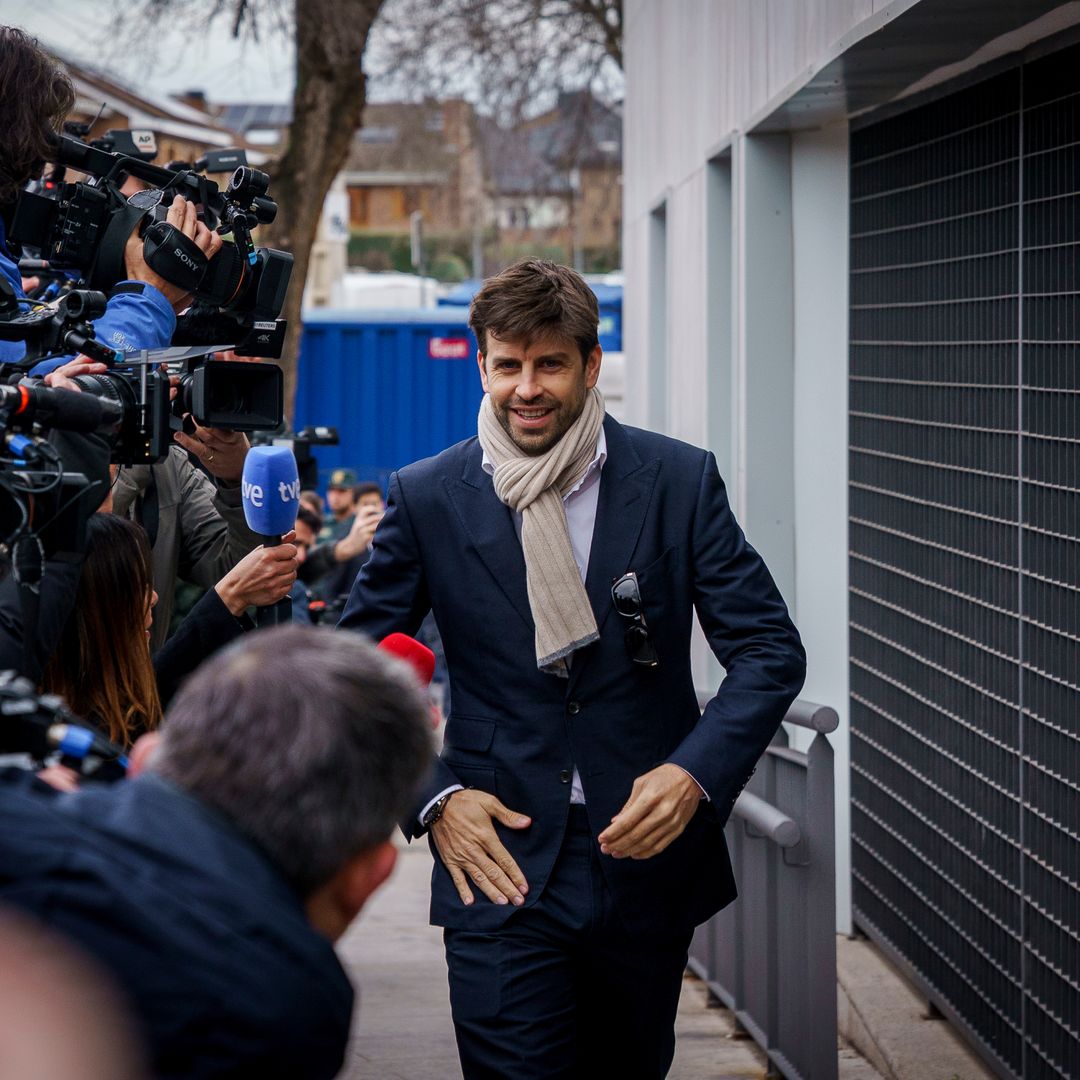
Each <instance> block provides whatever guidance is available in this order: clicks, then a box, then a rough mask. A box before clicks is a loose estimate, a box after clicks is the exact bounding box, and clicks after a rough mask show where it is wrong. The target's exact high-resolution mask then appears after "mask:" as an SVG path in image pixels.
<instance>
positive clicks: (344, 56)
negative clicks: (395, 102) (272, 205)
mask: <svg viewBox="0 0 1080 1080" xmlns="http://www.w3.org/2000/svg"><path fill="white" fill-rule="evenodd" d="M382 3H383V0H292V2H286V0H141V2H140V3H136V4H134V5H133V4H128V5H126V8H125V11H124V20H125V23H126V25H127V26H129V27H131V26H135V27H139V26H142V27H144V28H145V27H146V26H147V25H152V23H153V21H154V20H157V19H161V18H167V17H175V18H183V19H192V18H198V19H200V20H201V21H202V22H203V23H206V22H209V21H211V20H212V19H215V18H218V17H220V16H227V17H228V19H229V21H230V24H231V30H232V33H233V35H234V36H236V37H243V36H244V35H246V34H248V35H251V36H254V37H257V36H258V35H259V33H260V31H261V28H262V27H264V26H265V25H267V24H268V23H276V24H277V25H278V26H287V27H289V28H290V29H291V31H292V35H293V41H294V43H295V61H296V83H295V87H294V89H293V113H292V123H291V125H290V127H289V132H288V137H287V141H286V144H285V148H284V152H283V153H282V155H281V156H280V158H279V159H278V160H277V161H276V162H274V163H272V164H271V166H270V171H271V176H272V182H271V186H270V193H271V195H272V196H273V197H274V199H275V200H276V201H277V204H278V214H277V219H276V220H275V221H274V223H273V224H272V225H264V226H262V227H261V228H260V229H259V234H258V242H259V243H260V244H262V245H265V246H267V247H276V248H281V249H282V250H284V251H291V252H292V254H293V258H294V260H295V261H294V263H293V273H292V284H291V286H290V288H289V292H288V295H287V297H286V300H285V308H284V310H283V311H282V316H283V317H284V318H286V319H288V321H289V332H288V336H287V338H286V342H285V350H284V352H283V354H282V358H281V361H280V363H281V366H282V368H283V369H284V372H285V402H286V409H287V412H288V414H289V415H290V417H291V415H292V406H293V401H294V398H295V394H296V363H297V357H298V352H299V343H300V309H301V302H302V299H303V291H304V282H305V280H306V279H307V270H308V262H309V258H310V255H311V247H312V244H313V243H314V241H315V233H316V230H317V228H318V224H319V217H320V215H321V213H322V207H323V200H324V199H325V197H326V193H327V191H329V189H330V185H331V183H332V182H333V180H334V177H335V176H336V175H337V174H338V172H339V171H340V169H341V167H342V165H343V164H344V163H345V158H346V155H347V154H348V150H349V144H350V142H351V140H352V137H353V134H354V133H355V131H356V129H357V128H359V126H360V116H361V113H362V112H363V109H364V101H365V93H366V80H365V77H364V72H363V67H362V61H363V57H364V50H365V48H366V46H367V41H368V34H369V32H370V30H371V26H372V23H373V22H374V21H375V17H376V16H377V15H378V13H379V9H380V7H381V6H382Z"/></svg>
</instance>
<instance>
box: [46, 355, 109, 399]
mask: <svg viewBox="0 0 1080 1080" xmlns="http://www.w3.org/2000/svg"><path fill="white" fill-rule="evenodd" d="M108 370H109V366H108V365H107V364H99V363H98V362H97V361H95V360H91V359H90V358H89V357H87V356H76V357H75V359H74V360H69V361H68V362H67V363H66V364H61V365H60V366H59V367H58V368H55V369H54V370H53V371H50V372H49V374H48V375H46V376H45V378H44V380H43V382H44V383H45V385H46V386H51V387H53V388H54V389H61V390H74V391H75V393H76V394H78V393H81V392H82V387H81V386H80V385H79V384H78V383H77V382H72V380H73V379H74V378H75V376H76V375H103V374H104V373H105V372H106V371H108Z"/></svg>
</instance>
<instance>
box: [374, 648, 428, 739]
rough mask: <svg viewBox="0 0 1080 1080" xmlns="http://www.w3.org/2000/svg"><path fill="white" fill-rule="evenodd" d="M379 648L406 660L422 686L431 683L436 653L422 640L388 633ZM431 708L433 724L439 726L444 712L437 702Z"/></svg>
mask: <svg viewBox="0 0 1080 1080" xmlns="http://www.w3.org/2000/svg"><path fill="white" fill-rule="evenodd" d="M379 648H380V649H385V650H386V651H387V652H388V653H390V654H391V655H392V656H396V657H397V658H398V659H399V660H404V661H405V663H406V664H408V665H409V667H411V668H412V669H413V671H415V672H416V677H417V679H419V681H420V685H421V686H424V687H427V686H430V685H431V676H432V675H434V674H435V654H434V653H433V652H432V651H431V650H430V649H429V648H428V647H427V646H426V645H424V644H423V643H422V642H420V641H417V640H416V638H412V637H409V635H408V634H396V633H395V634H387V635H386V637H384V638H383V639H382V641H380V642H379ZM430 709H431V726H432V728H437V727H438V726H439V724H441V723H442V713H441V712H440V711H439V706H438V705H436V704H435V702H431V704H430Z"/></svg>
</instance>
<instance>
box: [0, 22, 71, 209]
mask: <svg viewBox="0 0 1080 1080" xmlns="http://www.w3.org/2000/svg"><path fill="white" fill-rule="evenodd" d="M0 102H2V103H3V114H4V122H3V124H2V125H0V203H7V202H12V201H14V199H15V198H16V196H17V195H18V194H19V189H20V188H21V187H22V186H23V184H25V183H26V181H27V180H30V179H32V178H33V177H35V176H37V175H39V174H40V172H41V170H42V168H43V167H44V165H45V162H46V161H48V160H49V155H50V150H51V147H52V143H53V139H54V138H55V136H54V134H53V133H54V132H56V131H59V130H60V125H61V124H62V123H63V122H64V120H65V119H66V118H67V114H68V113H69V112H71V107H72V106H73V105H74V104H75V89H74V87H73V86H72V85H71V80H70V79H69V78H68V77H67V75H66V73H65V72H63V71H61V70H60V68H59V67H57V65H56V61H55V60H53V58H52V57H51V56H49V54H48V53H46V52H45V51H44V50H43V49H42V48H41V46H40V45H39V44H38V42H37V41H36V39H34V38H32V37H31V36H30V35H29V34H27V33H26V32H25V31H24V30H20V29H18V28H17V27H14V26H0Z"/></svg>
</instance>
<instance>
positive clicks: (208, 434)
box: [173, 419, 251, 481]
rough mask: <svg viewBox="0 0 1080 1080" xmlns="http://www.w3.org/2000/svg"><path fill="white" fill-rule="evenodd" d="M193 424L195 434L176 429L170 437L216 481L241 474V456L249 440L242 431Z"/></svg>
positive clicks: (237, 476)
mask: <svg viewBox="0 0 1080 1080" xmlns="http://www.w3.org/2000/svg"><path fill="white" fill-rule="evenodd" d="M191 422H192V423H193V424H195V434H194V435H185V434H184V432H182V431H178V432H176V433H175V434H174V435H173V438H174V439H175V440H176V441H177V442H178V443H179V444H180V445H181V446H182V447H183V448H184V449H185V450H190V451H191V452H192V453H193V454H194V455H195V456H196V457H197V458H198V459H199V460H200V461H201V462H202V463H203V464H204V465H205V466H206V468H207V470H208V471H209V472H210V473H211V474H212V475H213V476H216V477H217V478H218V479H219V480H233V481H236V480H239V479H240V478H241V476H243V474H244V458H246V457H247V452H248V450H250V449H251V443H249V442H248V437H247V436H246V435H245V434H244V433H243V432H242V431H231V430H230V429H228V428H215V427H201V426H200V425H199V424H197V423H195V420H194V419H192V421H191Z"/></svg>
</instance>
